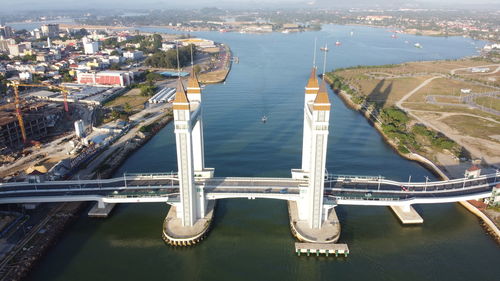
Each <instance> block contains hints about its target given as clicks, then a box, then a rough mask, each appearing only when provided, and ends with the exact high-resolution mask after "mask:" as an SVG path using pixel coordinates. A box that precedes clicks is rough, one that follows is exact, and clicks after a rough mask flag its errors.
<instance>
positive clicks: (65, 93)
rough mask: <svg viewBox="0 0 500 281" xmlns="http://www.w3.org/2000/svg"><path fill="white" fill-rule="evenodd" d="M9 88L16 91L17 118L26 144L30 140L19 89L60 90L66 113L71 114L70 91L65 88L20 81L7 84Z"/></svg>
mask: <svg viewBox="0 0 500 281" xmlns="http://www.w3.org/2000/svg"><path fill="white" fill-rule="evenodd" d="M7 86H9V87H12V88H13V89H14V104H15V107H16V116H17V120H18V122H19V128H20V129H21V136H22V138H23V143H24V144H26V143H27V142H28V138H27V136H26V129H25V127H24V120H23V114H22V111H21V101H20V99H19V87H40V88H49V89H57V90H60V91H61V93H62V95H63V98H64V111H66V113H69V107H68V93H69V90H68V89H67V88H65V87H63V86H56V85H50V84H22V83H20V82H19V81H12V82H11V83H9V84H7Z"/></svg>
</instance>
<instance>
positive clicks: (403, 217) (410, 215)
mask: <svg viewBox="0 0 500 281" xmlns="http://www.w3.org/2000/svg"><path fill="white" fill-rule="evenodd" d="M389 207H390V208H391V210H392V211H393V212H394V214H395V215H396V216H397V217H398V219H399V221H400V222H401V223H402V224H421V223H424V219H423V218H422V217H421V216H420V215H419V214H418V213H417V211H416V210H415V209H414V208H413V207H412V206H389Z"/></svg>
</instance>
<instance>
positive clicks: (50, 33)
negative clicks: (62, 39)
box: [40, 23, 59, 37]
mask: <svg viewBox="0 0 500 281" xmlns="http://www.w3.org/2000/svg"><path fill="white" fill-rule="evenodd" d="M40 30H41V33H42V35H43V36H47V37H58V36H59V24H53V23H49V24H44V25H42V26H41V27H40Z"/></svg>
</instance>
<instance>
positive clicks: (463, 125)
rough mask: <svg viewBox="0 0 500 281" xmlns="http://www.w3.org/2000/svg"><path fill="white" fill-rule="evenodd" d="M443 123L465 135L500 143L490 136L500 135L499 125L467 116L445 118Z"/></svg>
mask: <svg viewBox="0 0 500 281" xmlns="http://www.w3.org/2000/svg"><path fill="white" fill-rule="evenodd" d="M442 122H443V123H445V124H446V125H448V126H450V127H452V128H453V129H455V130H457V131H459V132H460V133H461V134H463V135H467V136H471V137H476V138H484V139H489V140H491V141H495V142H499V143H500V141H498V140H497V139H495V138H491V137H489V136H490V135H491V136H494V135H500V126H499V125H498V124H497V123H493V122H490V121H487V120H484V119H481V118H476V117H472V116H467V115H453V116H449V117H445V118H443V119H442Z"/></svg>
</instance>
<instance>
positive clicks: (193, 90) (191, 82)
mask: <svg viewBox="0 0 500 281" xmlns="http://www.w3.org/2000/svg"><path fill="white" fill-rule="evenodd" d="M187 91H188V94H201V88H200V83H199V82H198V77H197V76H196V73H195V72H194V67H193V68H191V75H189V78H188V85H187Z"/></svg>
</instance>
